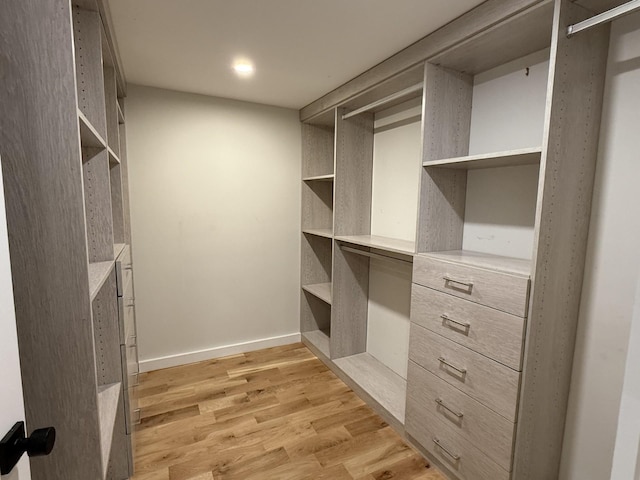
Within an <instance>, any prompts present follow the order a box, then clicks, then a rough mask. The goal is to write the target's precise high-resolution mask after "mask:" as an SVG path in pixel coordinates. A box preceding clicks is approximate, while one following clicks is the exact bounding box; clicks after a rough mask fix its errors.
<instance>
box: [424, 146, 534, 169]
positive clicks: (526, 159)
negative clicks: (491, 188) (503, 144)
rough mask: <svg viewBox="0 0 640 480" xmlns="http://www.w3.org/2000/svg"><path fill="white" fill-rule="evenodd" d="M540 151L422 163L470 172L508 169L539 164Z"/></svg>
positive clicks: (500, 153)
mask: <svg viewBox="0 0 640 480" xmlns="http://www.w3.org/2000/svg"><path fill="white" fill-rule="evenodd" d="M541 155H542V149H541V148H540V147H536V148H523V149H520V150H508V151H505V152H496V153H484V154H481V155H469V156H466V157H455V158H445V159H442V160H431V161H428V162H424V163H423V165H424V166H425V167H446V168H459V169H461V170H472V169H475V168H494V167H510V166H517V165H535V164H537V163H540V156H541Z"/></svg>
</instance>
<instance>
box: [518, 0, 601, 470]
mask: <svg viewBox="0 0 640 480" xmlns="http://www.w3.org/2000/svg"><path fill="white" fill-rule="evenodd" d="M590 15H591V14H590V13H589V12H586V11H584V10H583V9H582V8H580V7H578V6H577V5H575V4H572V3H571V2H568V1H557V2H556V17H555V22H556V25H555V26H554V39H553V44H552V48H551V71H550V77H549V79H550V81H549V87H548V88H549V93H548V103H547V112H546V119H545V138H547V140H546V141H545V143H544V146H543V152H542V161H541V164H540V172H541V173H540V175H541V178H542V179H543V181H542V182H541V188H540V191H539V193H538V206H537V212H536V223H535V225H536V227H535V237H534V239H535V240H534V242H535V243H534V252H537V253H536V254H535V257H534V260H533V264H534V269H533V273H532V278H533V289H532V291H531V306H530V314H529V319H528V322H527V343H526V348H525V358H524V370H525V372H526V374H525V376H524V378H523V382H522V391H521V397H520V398H521V402H522V403H521V405H520V416H519V419H518V432H517V439H516V453H515V460H514V474H515V477H516V478H518V480H520V479H522V480H527V479H532V480H533V479H539V478H555V477H556V476H557V475H558V468H559V464H560V453H561V450H562V438H563V431H564V421H565V414H566V408H567V399H568V394H569V382H570V377H571V366H572V362H573V350H574V345H575V335H576V325H577V321H578V311H579V306H580V293H581V288H582V278H583V273H584V258H585V252H586V244H587V234H588V229H589V216H590V210H591V195H592V189H593V178H594V174H595V164H596V158H597V150H598V148H597V146H598V130H599V126H600V114H601V108H602V95H603V88H604V78H605V70H606V60H607V51H608V42H609V28H608V27H607V26H605V27H600V28H597V29H591V30H589V31H585V32H582V33H580V35H576V36H575V37H573V38H571V39H567V38H566V35H565V31H566V27H567V26H568V25H569V24H571V23H575V22H576V21H579V20H582V19H584V18H587V17H589V16H590ZM577 85H579V86H580V87H579V90H576V89H577ZM540 458H544V459H545V461H544V462H539V461H538V460H539V459H540Z"/></svg>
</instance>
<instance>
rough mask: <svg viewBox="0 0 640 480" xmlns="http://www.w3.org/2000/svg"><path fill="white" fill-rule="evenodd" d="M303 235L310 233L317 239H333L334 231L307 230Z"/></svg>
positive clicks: (322, 229)
mask: <svg viewBox="0 0 640 480" xmlns="http://www.w3.org/2000/svg"><path fill="white" fill-rule="evenodd" d="M302 233H308V234H309V235H315V236H316V237H325V238H333V230H331V229H330V228H305V229H304V230H302Z"/></svg>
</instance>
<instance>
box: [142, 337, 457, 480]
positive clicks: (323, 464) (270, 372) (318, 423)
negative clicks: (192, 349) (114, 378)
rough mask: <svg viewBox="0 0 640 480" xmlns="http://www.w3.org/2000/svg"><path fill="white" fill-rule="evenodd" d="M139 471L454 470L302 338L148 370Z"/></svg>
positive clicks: (249, 474)
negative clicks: (432, 457) (435, 460)
mask: <svg viewBox="0 0 640 480" xmlns="http://www.w3.org/2000/svg"><path fill="white" fill-rule="evenodd" d="M140 402H141V406H142V423H141V425H140V427H139V429H138V440H137V448H136V470H137V473H136V476H134V477H133V479H132V480H149V479H153V478H155V479H164V480H196V479H198V480H204V479H209V480H211V479H243V480H264V479H283V480H284V479H290V480H323V479H326V480H354V479H359V480H364V479H369V478H377V479H382V478H386V479H407V480H408V479H412V480H445V477H444V476H443V475H441V474H440V472H438V471H437V470H436V469H434V468H433V467H429V464H428V462H426V461H425V460H423V459H422V458H421V456H420V455H419V454H418V453H417V452H416V451H415V450H413V449H412V448H411V447H409V446H408V445H407V444H406V443H405V442H403V440H402V438H401V437H400V436H399V435H398V434H396V433H395V432H394V431H393V430H392V429H391V428H390V427H389V426H388V425H387V423H386V422H384V420H383V419H382V418H380V417H379V416H378V415H376V413H375V412H374V411H373V410H372V409H371V408H369V407H368V406H366V405H365V404H364V402H363V401H362V400H361V399H359V398H358V397H357V396H356V395H355V394H354V393H353V392H352V391H351V390H350V389H349V388H348V387H347V386H346V385H345V384H344V383H343V382H342V381H340V380H339V379H338V378H337V377H336V376H335V375H334V374H333V373H331V372H330V371H329V370H328V369H327V368H326V367H325V366H324V365H323V364H322V362H320V361H319V360H318V359H317V358H315V357H314V356H313V354H311V352H309V350H308V349H307V348H305V347H304V346H303V345H300V344H294V345H287V346H284V347H276V348H273V349H267V350H261V351H256V352H250V353H246V354H241V355H234V356H232V357H227V358H223V359H217V360H211V361H207V362H201V363H199V364H194V365H189V366H183V367H176V368H173V369H166V370H159V371H156V372H149V373H146V374H143V375H142V376H141V387H140Z"/></svg>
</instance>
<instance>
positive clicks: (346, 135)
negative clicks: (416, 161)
mask: <svg viewBox="0 0 640 480" xmlns="http://www.w3.org/2000/svg"><path fill="white" fill-rule="evenodd" d="M343 113H345V110H344V109H340V110H338V113H337V117H336V178H335V181H334V185H335V225H334V232H335V234H336V235H369V234H370V233H371V191H372V190H371V189H372V172H373V114H372V113H363V114H362V115H358V116H357V117H352V118H349V119H347V120H343V119H342V114H343Z"/></svg>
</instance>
